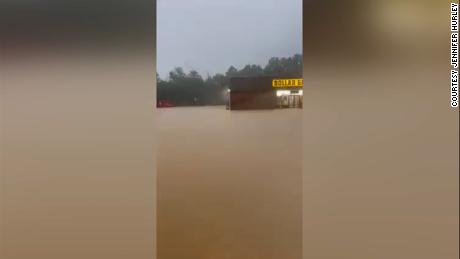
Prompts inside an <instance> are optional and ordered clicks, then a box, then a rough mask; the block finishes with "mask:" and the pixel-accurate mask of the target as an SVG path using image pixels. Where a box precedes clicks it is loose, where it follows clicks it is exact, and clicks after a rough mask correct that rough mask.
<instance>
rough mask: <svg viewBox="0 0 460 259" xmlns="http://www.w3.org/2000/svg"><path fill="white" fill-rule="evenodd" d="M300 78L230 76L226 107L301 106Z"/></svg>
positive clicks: (273, 107) (249, 108)
mask: <svg viewBox="0 0 460 259" xmlns="http://www.w3.org/2000/svg"><path fill="white" fill-rule="evenodd" d="M302 88H303V79H302V78H280V77H265V76H264V77H233V78H230V86H229V89H228V103H227V109H230V110H251V109H276V108H302V97H303V91H302Z"/></svg>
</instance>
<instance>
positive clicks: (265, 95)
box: [229, 91, 276, 110]
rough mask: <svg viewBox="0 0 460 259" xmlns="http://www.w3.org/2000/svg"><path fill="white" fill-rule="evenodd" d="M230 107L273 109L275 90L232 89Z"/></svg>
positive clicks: (238, 108) (274, 105)
mask: <svg viewBox="0 0 460 259" xmlns="http://www.w3.org/2000/svg"><path fill="white" fill-rule="evenodd" d="M229 103H230V109H231V110H246V109H274V108H276V93H275V91H263V92H262V91H232V92H230V100H229Z"/></svg>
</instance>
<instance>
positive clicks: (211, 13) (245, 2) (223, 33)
mask: <svg viewBox="0 0 460 259" xmlns="http://www.w3.org/2000/svg"><path fill="white" fill-rule="evenodd" d="M301 52H302V0H158V1H157V71H158V73H159V74H160V77H162V78H165V77H166V76H167V75H168V72H169V71H170V70H171V69H173V68H174V67H176V66H181V67H183V68H184V69H185V71H186V72H188V71H190V70H192V69H194V70H197V71H198V72H199V73H200V74H202V75H203V76H206V74H207V73H209V74H210V75H213V74H215V73H223V72H225V71H227V69H228V67H229V66H231V65H233V66H235V67H237V68H238V69H240V68H242V66H244V65H245V64H260V65H265V64H266V62H267V61H268V59H269V58H270V57H274V56H276V57H287V56H291V55H293V54H296V53H301Z"/></svg>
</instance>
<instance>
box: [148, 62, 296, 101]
mask: <svg viewBox="0 0 460 259" xmlns="http://www.w3.org/2000/svg"><path fill="white" fill-rule="evenodd" d="M253 76H274V77H285V76H286V77H302V55H301V54H295V55H293V56H292V57H287V58H286V57H282V58H279V57H272V58H270V59H269V61H268V63H267V64H266V65H265V66H264V67H262V66H260V65H254V64H248V65H246V66H244V67H243V68H242V69H237V68H235V67H234V66H230V67H229V68H228V70H227V72H225V73H223V74H222V73H217V74H215V75H213V76H207V77H206V78H203V77H202V76H201V75H200V74H199V73H198V72H197V71H195V70H191V71H190V72H188V73H186V72H185V71H184V69H183V68H181V67H176V68H174V69H173V70H172V71H170V72H169V78H167V79H161V78H160V77H159V75H158V73H157V100H158V101H159V100H168V101H171V102H172V103H174V105H176V106H190V105H223V104H225V102H226V96H227V95H226V93H227V89H228V84H229V80H230V78H231V77H253Z"/></svg>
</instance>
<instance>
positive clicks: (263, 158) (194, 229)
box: [157, 107, 302, 259]
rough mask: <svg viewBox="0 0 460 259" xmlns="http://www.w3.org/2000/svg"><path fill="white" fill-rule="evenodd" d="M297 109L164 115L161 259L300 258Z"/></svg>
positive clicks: (165, 111) (159, 221) (185, 111)
mask: <svg viewBox="0 0 460 259" xmlns="http://www.w3.org/2000/svg"><path fill="white" fill-rule="evenodd" d="M301 113H302V111H301V110H299V109H288V110H273V111H228V110H225V108H223V107H206V108H170V109H159V110H158V112H157V122H158V125H159V126H158V157H157V161H158V168H157V170H158V207H157V226H158V232H157V238H158V258H159V259H176V258H200V259H208V258H209V259H217V258H239V259H246V258H251V259H252V258H261V259H262V258H263V259H269V258H277V259H278V258H284V259H298V258H301V249H302V242H301V236H302V228H301V220H302V215H301V212H302V211H301V199H302V197H301V195H302V183H301V178H302V171H301V170H302V168H301V161H300V158H301Z"/></svg>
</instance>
